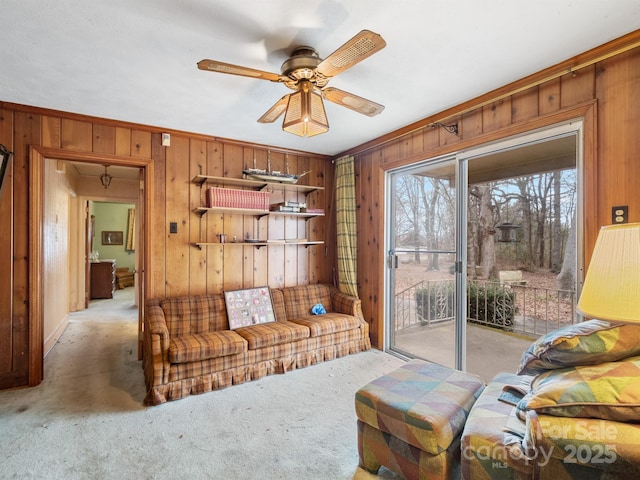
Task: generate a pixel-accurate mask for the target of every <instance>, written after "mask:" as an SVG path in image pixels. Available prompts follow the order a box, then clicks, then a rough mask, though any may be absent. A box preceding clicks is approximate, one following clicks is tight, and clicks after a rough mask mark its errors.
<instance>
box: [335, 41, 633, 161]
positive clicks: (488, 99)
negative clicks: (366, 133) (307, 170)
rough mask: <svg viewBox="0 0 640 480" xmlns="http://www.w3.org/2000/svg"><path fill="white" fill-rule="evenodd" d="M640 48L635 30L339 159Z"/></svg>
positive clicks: (444, 121)
mask: <svg viewBox="0 0 640 480" xmlns="http://www.w3.org/2000/svg"><path fill="white" fill-rule="evenodd" d="M638 47H640V30H635V31H633V32H631V33H629V34H627V35H625V36H623V37H620V38H617V39H615V40H612V41H611V42H608V43H606V44H604V45H601V46H599V47H596V48H593V49H591V50H589V51H587V52H584V53H582V54H580V55H576V56H575V57H572V58H570V59H568V60H565V61H563V62H560V63H558V64H556V65H553V66H551V67H549V68H546V69H544V70H541V71H539V72H537V73H535V74H533V75H530V76H528V77H525V78H523V79H520V80H517V81H515V82H512V83H510V84H508V85H505V86H503V87H500V88H497V89H495V90H492V91H490V92H488V93H486V94H484V95H481V96H479V97H476V98H473V99H471V100H469V101H467V102H464V103H462V104H459V105H456V106H455V107H452V108H449V109H447V110H443V111H441V112H438V113H436V114H434V115H430V116H429V117H426V118H423V119H422V120H418V121H417V122H414V123H412V124H410V125H407V126H405V127H403V128H401V129H399V130H396V131H394V132H390V133H388V134H386V135H383V136H381V137H378V138H376V139H374V140H371V141H369V142H366V143H363V144H362V145H358V146H356V147H353V148H350V149H349V150H347V151H345V152H342V153H340V154H339V155H337V156H336V157H335V158H339V157H341V156H343V155H358V154H362V153H364V152H366V151H368V150H371V149H374V148H379V147H381V146H382V145H384V144H386V143H389V142H392V141H394V140H397V139H398V138H400V137H402V136H404V135H407V134H410V133H412V132H415V131H418V130H421V129H423V128H425V127H431V126H432V125H433V124H434V123H436V122H442V123H447V122H448V121H451V120H455V119H459V118H460V117H462V115H464V114H466V113H469V112H471V111H474V110H477V109H479V108H482V107H484V106H487V105H490V104H492V103H494V102H497V101H499V100H501V99H504V98H507V97H510V96H512V95H515V94H517V93H520V92H523V91H525V90H528V89H530V88H533V87H537V86H539V85H542V84H543V83H545V82H548V81H550V80H554V79H556V78H559V77H562V76H563V75H567V74H575V73H576V72H577V71H578V70H581V69H583V68H585V67H589V66H591V65H593V64H595V63H598V62H601V61H604V60H607V59H609V58H611V57H614V56H616V55H620V54H621V53H624V52H628V51H630V50H632V49H634V48H638Z"/></svg>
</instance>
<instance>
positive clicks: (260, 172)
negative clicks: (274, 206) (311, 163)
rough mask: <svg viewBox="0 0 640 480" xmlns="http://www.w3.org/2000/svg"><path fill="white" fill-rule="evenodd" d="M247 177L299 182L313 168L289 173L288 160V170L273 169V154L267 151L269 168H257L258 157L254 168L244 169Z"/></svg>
mask: <svg viewBox="0 0 640 480" xmlns="http://www.w3.org/2000/svg"><path fill="white" fill-rule="evenodd" d="M242 173H243V174H244V177H245V178H253V179H256V180H263V181H265V182H278V183H298V180H300V179H301V178H302V177H304V176H305V175H307V174H308V173H311V170H309V171H306V172H303V173H301V174H299V175H294V174H291V173H289V162H288V161H287V162H286V172H285V173H282V172H280V171H273V170H271V156H270V155H269V152H267V168H266V170H265V169H262V168H257V167H256V159H255V158H254V159H253V168H245V169H244V170H242Z"/></svg>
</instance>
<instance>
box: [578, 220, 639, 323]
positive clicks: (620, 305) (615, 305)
mask: <svg viewBox="0 0 640 480" xmlns="http://www.w3.org/2000/svg"><path fill="white" fill-rule="evenodd" d="M638 292H640V223H627V224H617V225H609V226H606V227H602V228H601V229H600V233H599V234H598V239H597V240H596V245H595V247H594V249H593V254H592V256H591V261H590V262H589V268H588V270H587V275H586V277H585V279H584V285H583V287H582V293H581V294H580V300H579V301H578V306H577V310H578V313H580V314H582V315H584V316H585V317H589V318H597V319H600V320H609V321H611V322H621V323H640V302H639V301H638Z"/></svg>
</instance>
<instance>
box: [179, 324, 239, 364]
mask: <svg viewBox="0 0 640 480" xmlns="http://www.w3.org/2000/svg"><path fill="white" fill-rule="evenodd" d="M246 350H247V342H246V340H245V339H243V338H242V337H241V336H240V335H237V334H236V333H234V332H232V331H231V330H222V331H220V332H204V333H196V334H194V335H183V336H181V337H174V338H172V339H171V342H170V344H169V362H170V363H187V362H197V361H200V360H206V359H208V358H217V357H224V356H226V355H234V354H236V353H242V352H244V351H246Z"/></svg>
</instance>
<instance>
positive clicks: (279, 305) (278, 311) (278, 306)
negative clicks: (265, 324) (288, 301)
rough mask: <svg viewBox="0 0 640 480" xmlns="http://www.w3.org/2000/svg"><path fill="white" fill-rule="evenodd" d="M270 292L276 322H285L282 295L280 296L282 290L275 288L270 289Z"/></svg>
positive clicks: (285, 312)
mask: <svg viewBox="0 0 640 480" xmlns="http://www.w3.org/2000/svg"><path fill="white" fill-rule="evenodd" d="M270 290H271V303H272V305H273V314H274V315H275V316H276V322H286V321H287V311H286V309H285V307H284V295H283V294H282V290H280V289H277V288H272V289H270Z"/></svg>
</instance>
